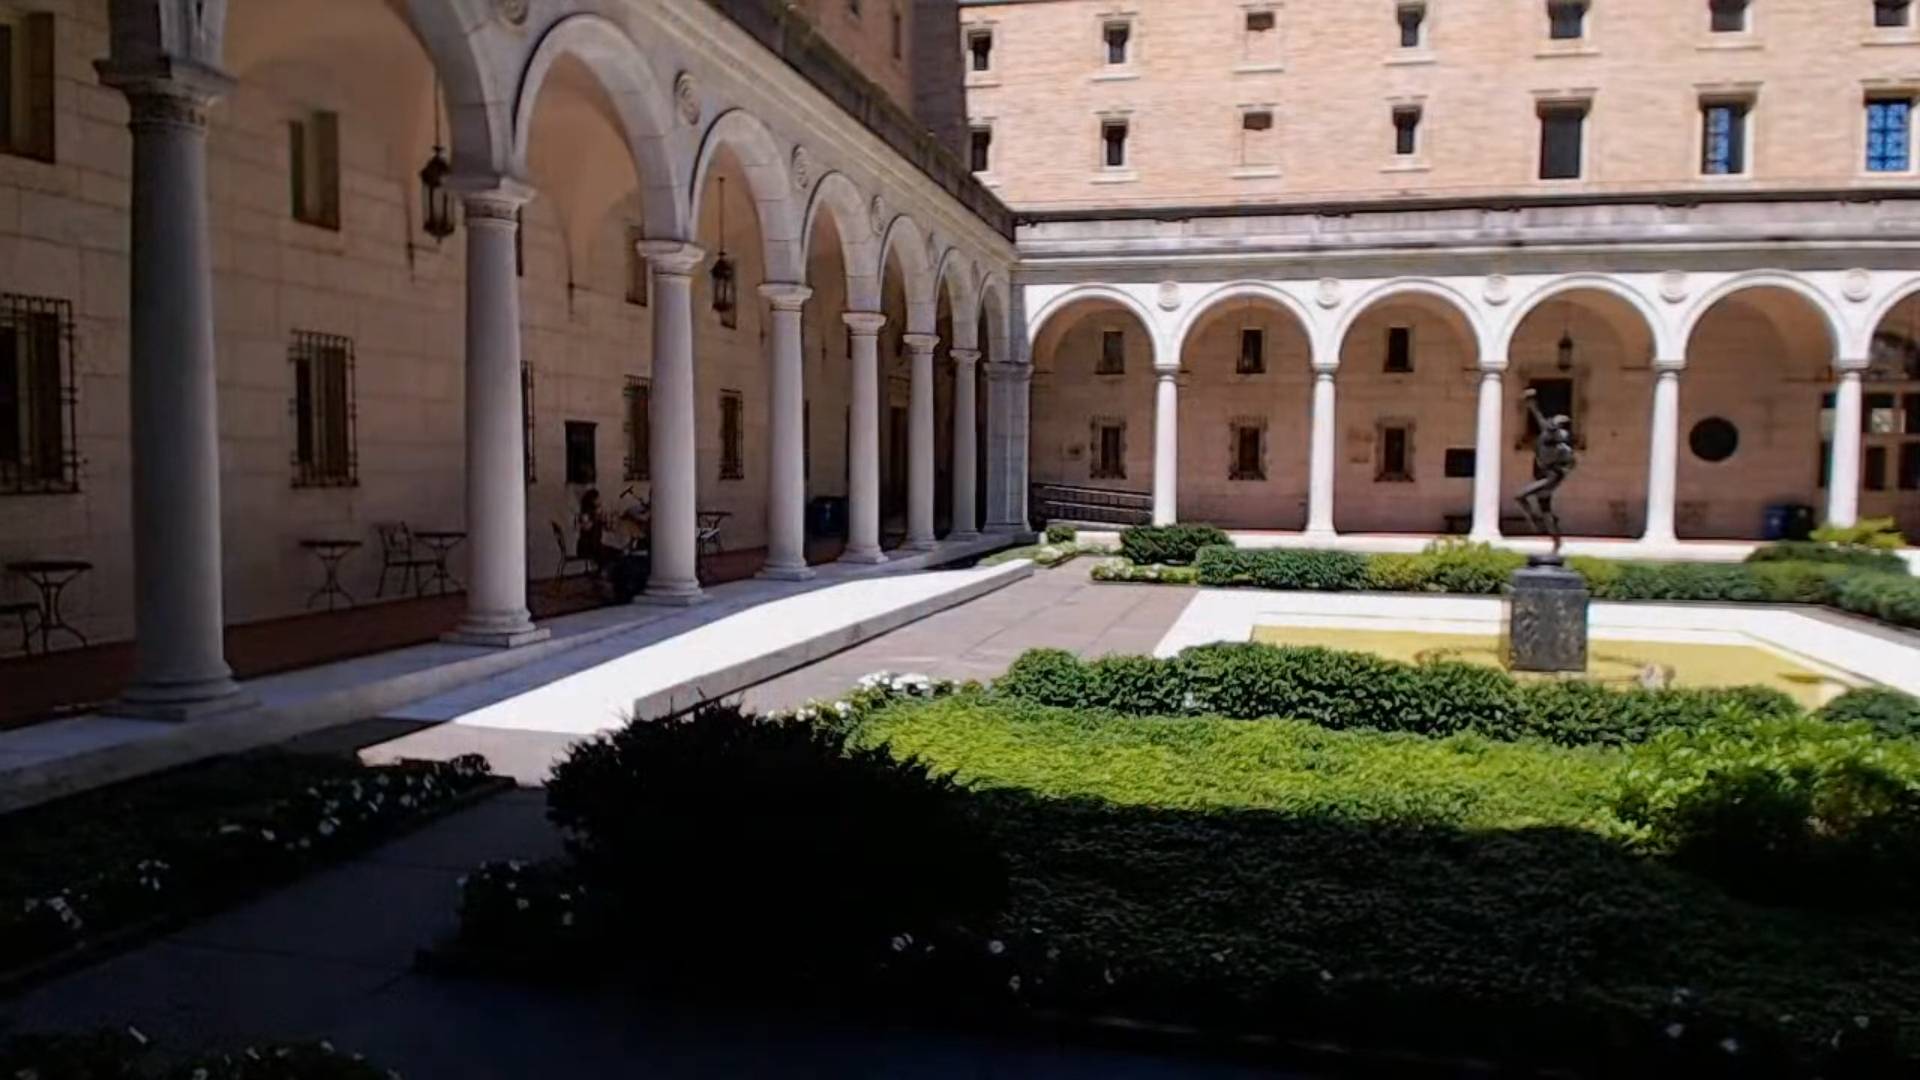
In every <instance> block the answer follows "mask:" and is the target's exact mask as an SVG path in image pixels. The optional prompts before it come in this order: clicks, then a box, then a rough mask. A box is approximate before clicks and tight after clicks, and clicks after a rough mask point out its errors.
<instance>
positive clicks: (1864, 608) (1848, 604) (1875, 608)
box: [1833, 574, 1920, 627]
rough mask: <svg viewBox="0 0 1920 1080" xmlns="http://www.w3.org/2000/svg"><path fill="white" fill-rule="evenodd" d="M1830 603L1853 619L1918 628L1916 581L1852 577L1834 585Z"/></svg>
mask: <svg viewBox="0 0 1920 1080" xmlns="http://www.w3.org/2000/svg"><path fill="white" fill-rule="evenodd" d="M1833 602H1834V605H1835V606H1836V607H1839V608H1840V609H1841V610H1843V611H1850V612H1853V613H1854V614H1856V615H1865V616H1868V617H1870V618H1875V619H1879V620H1881V621H1883V622H1890V623H1893V624H1895V625H1897V626H1911V627H1920V578H1914V577H1895V576H1894V575H1892V574H1853V575H1850V576H1848V577H1845V578H1842V579H1841V580H1840V581H1838V582H1835V583H1834V586H1833Z"/></svg>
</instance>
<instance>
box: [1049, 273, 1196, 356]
mask: <svg viewBox="0 0 1920 1080" xmlns="http://www.w3.org/2000/svg"><path fill="white" fill-rule="evenodd" d="M1091 300H1105V301H1108V302H1111V303H1114V304H1118V305H1119V306H1121V307H1123V308H1125V309H1126V310H1127V311H1128V312H1130V313H1131V314H1132V315H1133V317H1134V318H1136V319H1139V320H1140V328H1141V329H1143V330H1145V331H1146V332H1147V333H1148V334H1149V335H1151V337H1152V340H1153V355H1154V361H1155V364H1154V366H1155V367H1159V366H1160V364H1161V358H1162V357H1163V356H1164V355H1165V350H1164V349H1163V348H1162V343H1161V341H1160V334H1159V326H1158V324H1157V323H1155V321H1154V318H1153V312H1151V311H1149V310H1147V306H1146V305H1145V304H1143V303H1141V302H1140V301H1139V300H1137V299H1135V298H1134V297H1133V296H1132V295H1130V294H1129V293H1127V292H1125V291H1124V290H1121V289H1116V288H1113V287H1111V286H1108V285H1080V286H1076V287H1075V288H1072V289H1069V290H1067V291H1066V292H1064V293H1061V294H1060V295H1059V296H1056V297H1054V298H1053V299H1052V300H1050V301H1048V302H1047V303H1046V304H1045V305H1044V306H1043V307H1041V309H1040V310H1039V311H1036V312H1034V313H1033V315H1032V317H1031V318H1029V319H1028V321H1027V347H1028V349H1029V350H1031V349H1032V348H1033V346H1034V344H1035V343H1037V342H1038V341H1039V340H1040V335H1041V333H1042V332H1043V331H1045V330H1046V328H1047V324H1048V323H1049V322H1051V321H1052V320H1053V318H1054V316H1056V315H1059V314H1061V313H1062V312H1065V311H1067V310H1069V309H1071V308H1073V307H1075V306H1077V305H1080V304H1083V303H1086V302H1088V301H1091ZM1176 362H1177V360H1176Z"/></svg>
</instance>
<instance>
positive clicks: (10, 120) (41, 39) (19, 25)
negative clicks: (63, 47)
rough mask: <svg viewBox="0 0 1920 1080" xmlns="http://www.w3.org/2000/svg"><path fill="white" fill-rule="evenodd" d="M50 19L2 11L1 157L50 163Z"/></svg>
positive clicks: (43, 15)
mask: <svg viewBox="0 0 1920 1080" xmlns="http://www.w3.org/2000/svg"><path fill="white" fill-rule="evenodd" d="M53 126H54V40H53V16H52V15H51V14H48V13H46V12H28V13H25V14H17V15H16V14H14V13H12V12H8V11H4V10H0V154H11V155H13V156H14V157H23V158H32V159H34V160H35V161H52V160H53V141H54V140H53Z"/></svg>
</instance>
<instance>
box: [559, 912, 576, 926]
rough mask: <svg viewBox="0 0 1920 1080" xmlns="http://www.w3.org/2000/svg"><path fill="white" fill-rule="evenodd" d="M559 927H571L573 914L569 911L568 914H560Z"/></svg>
mask: <svg viewBox="0 0 1920 1080" xmlns="http://www.w3.org/2000/svg"><path fill="white" fill-rule="evenodd" d="M560 925H561V926H572V925H573V912H571V911H568V912H564V913H562V914H561V916H560Z"/></svg>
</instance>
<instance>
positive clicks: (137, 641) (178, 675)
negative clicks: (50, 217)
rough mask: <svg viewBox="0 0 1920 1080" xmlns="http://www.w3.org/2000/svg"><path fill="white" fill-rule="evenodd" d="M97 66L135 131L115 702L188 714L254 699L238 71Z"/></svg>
mask: <svg viewBox="0 0 1920 1080" xmlns="http://www.w3.org/2000/svg"><path fill="white" fill-rule="evenodd" d="M167 68H168V70H167V72H166V73H165V74H162V73H159V72H144V71H136V70H132V69H131V68H130V67H129V66H116V65H115V64H113V63H112V62H106V63H102V64H101V65H100V75H101V81H103V82H105V83H106V84H107V85H108V86H112V87H114V88H115V89H117V90H119V91H121V92H122V93H124V94H125V95H126V96H127V102H128V104H129V106H130V108H131V121H130V122H129V125H128V126H129V127H130V128H132V130H133V192H132V200H133V203H132V262H131V267H130V274H129V284H130V286H131V287H130V290H129V294H130V295H129V300H130V317H131V325H130V327H129V334H128V337H129V350H130V354H131V355H130V356H129V364H128V366H129V386H128V390H129V397H130V399H131V405H132V417H131V419H132V440H131V446H132V468H133V530H132V533H133V536H132V540H133V593H134V597H133V600H134V611H133V617H134V646H135V662H134V674H133V682H132V684H131V685H129V686H128V687H127V690H126V694H125V696H124V697H123V699H122V701H121V704H120V705H119V707H118V708H116V710H115V711H116V712H118V713H121V714H124V715H132V716H142V717H152V718H156V719H169V720H185V719H190V718H193V717H196V716H201V715H205V714H207V713H212V712H221V711H225V710H228V709H233V708H238V707H241V706H245V705H249V704H251V701H250V700H249V699H248V698H247V697H245V696H243V695H242V694H241V693H240V687H239V685H238V684H237V683H235V682H234V680H233V671H232V669H231V668H229V667H228V666H227V659H226V648H225V629H226V626H225V623H226V619H225V611H224V608H223V606H222V591H221V564H220V539H221V538H220V415H219V408H218V403H217V382H218V365H217V364H216V362H215V361H216V357H215V352H214V348H215V346H214V331H213V262H212V258H211V254H210V246H209V241H208V237H207V114H206V110H207V108H208V106H209V105H211V104H212V102H213V100H214V98H216V97H218V96H219V95H220V94H221V93H223V92H225V91H226V90H227V89H229V88H230V87H231V86H232V85H233V82H232V80H231V79H229V78H228V77H227V76H226V75H224V74H222V73H220V72H218V71H213V70H210V69H206V68H199V67H195V66H192V65H190V64H183V63H175V64H171V65H167Z"/></svg>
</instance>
